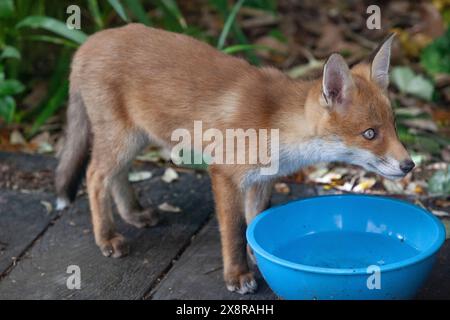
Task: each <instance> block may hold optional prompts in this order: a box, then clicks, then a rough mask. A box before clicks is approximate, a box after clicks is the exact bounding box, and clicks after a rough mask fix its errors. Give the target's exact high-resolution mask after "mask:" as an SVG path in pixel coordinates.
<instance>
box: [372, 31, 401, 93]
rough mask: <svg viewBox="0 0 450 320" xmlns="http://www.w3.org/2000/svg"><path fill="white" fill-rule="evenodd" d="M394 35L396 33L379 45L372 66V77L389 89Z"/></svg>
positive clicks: (380, 85) (374, 80) (378, 83)
mask: <svg viewBox="0 0 450 320" xmlns="http://www.w3.org/2000/svg"><path fill="white" fill-rule="evenodd" d="M394 36H395V34H394V33H393V34H391V35H390V36H389V37H388V38H387V39H386V40H385V41H384V42H383V44H382V45H381V46H380V47H379V49H378V51H377V53H376V54H375V57H374V58H373V61H372V66H371V68H370V78H371V79H372V81H373V82H375V83H376V84H377V85H378V86H379V87H380V88H381V89H383V90H385V89H387V87H388V85H389V61H390V59H391V45H392V40H393V39H394Z"/></svg>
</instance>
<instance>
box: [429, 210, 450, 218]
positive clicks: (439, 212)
mask: <svg viewBox="0 0 450 320" xmlns="http://www.w3.org/2000/svg"><path fill="white" fill-rule="evenodd" d="M431 212H432V213H433V214H434V215H435V216H436V217H449V216H450V214H449V213H448V212H445V211H442V210H431Z"/></svg>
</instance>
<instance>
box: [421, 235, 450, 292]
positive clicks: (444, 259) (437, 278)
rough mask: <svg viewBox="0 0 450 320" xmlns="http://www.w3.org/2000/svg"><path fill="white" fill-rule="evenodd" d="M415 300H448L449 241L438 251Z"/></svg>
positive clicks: (449, 281) (449, 289)
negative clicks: (431, 268) (429, 272)
mask: <svg viewBox="0 0 450 320" xmlns="http://www.w3.org/2000/svg"><path fill="white" fill-rule="evenodd" d="M417 298H418V299H425V300H429V299H439V300H450V240H447V241H445V243H444V245H443V246H442V248H441V250H440V251H439V253H438V257H437V261H436V264H435V265H434V267H433V271H432V272H431V275H430V278H429V279H428V280H427V282H426V283H425V285H424V287H423V289H422V290H421V291H420V292H419V294H418V296H417Z"/></svg>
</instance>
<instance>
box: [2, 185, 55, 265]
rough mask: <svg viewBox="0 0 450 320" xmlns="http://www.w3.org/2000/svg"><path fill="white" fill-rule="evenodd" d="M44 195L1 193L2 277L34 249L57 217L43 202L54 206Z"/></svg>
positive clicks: (49, 196)
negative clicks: (26, 251)
mask: <svg viewBox="0 0 450 320" xmlns="http://www.w3.org/2000/svg"><path fill="white" fill-rule="evenodd" d="M52 198H53V197H52V196H51V195H49V194H44V193H40V192H39V193H20V192H18V191H11V190H4V189H2V190H0V274H3V273H4V272H5V271H6V270H7V269H8V267H9V266H11V265H12V264H13V263H14V261H15V259H16V258H17V257H18V256H20V255H21V254H22V253H23V251H24V250H25V249H26V248H27V247H29V246H30V245H31V243H32V242H33V241H34V240H35V239H36V238H37V237H38V235H39V234H41V233H42V232H43V231H44V230H45V228H47V226H48V224H49V223H50V222H51V220H52V219H53V218H54V217H55V215H56V214H55V212H49V211H48V210H47V208H46V207H45V206H44V204H42V203H41V201H46V202H48V203H51V202H52V201H53V199H52Z"/></svg>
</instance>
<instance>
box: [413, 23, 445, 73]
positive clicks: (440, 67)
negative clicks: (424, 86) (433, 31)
mask: <svg viewBox="0 0 450 320" xmlns="http://www.w3.org/2000/svg"><path fill="white" fill-rule="evenodd" d="M420 63H421V64H422V65H423V66H424V68H425V69H426V70H427V71H428V72H429V73H431V74H436V73H450V28H448V29H447V31H446V33H445V34H444V35H442V36H441V37H439V38H437V39H435V40H434V41H433V42H432V43H431V44H429V45H428V46H427V47H426V48H424V49H423V51H422V53H421V55H420Z"/></svg>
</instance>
